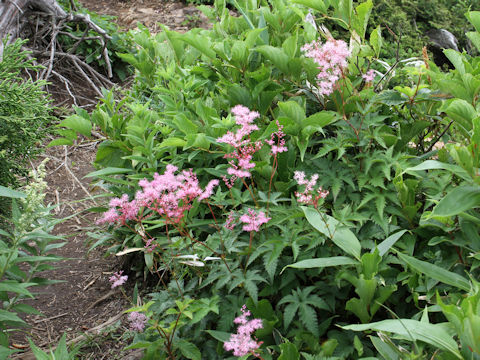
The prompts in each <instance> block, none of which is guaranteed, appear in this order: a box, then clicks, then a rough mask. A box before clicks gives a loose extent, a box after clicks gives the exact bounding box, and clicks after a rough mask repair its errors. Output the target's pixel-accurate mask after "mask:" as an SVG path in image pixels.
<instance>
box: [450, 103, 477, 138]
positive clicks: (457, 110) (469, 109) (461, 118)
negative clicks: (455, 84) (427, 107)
mask: <svg viewBox="0 0 480 360" xmlns="http://www.w3.org/2000/svg"><path fill="white" fill-rule="evenodd" d="M445 112H446V113H447V115H448V116H449V117H450V118H451V119H453V120H455V121H456V122H457V123H458V125H460V126H461V127H462V128H464V129H465V130H466V131H470V130H472V121H473V119H474V118H476V117H477V116H478V114H477V111H476V110H475V108H474V107H473V106H472V104H470V103H468V102H467V101H465V100H463V99H455V100H453V101H452V102H451V103H450V104H449V106H448V107H447V108H446V109H445Z"/></svg>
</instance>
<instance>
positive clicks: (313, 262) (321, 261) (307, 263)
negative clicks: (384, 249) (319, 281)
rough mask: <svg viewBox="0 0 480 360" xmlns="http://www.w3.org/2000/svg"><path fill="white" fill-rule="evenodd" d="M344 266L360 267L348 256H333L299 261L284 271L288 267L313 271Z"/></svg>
mask: <svg viewBox="0 0 480 360" xmlns="http://www.w3.org/2000/svg"><path fill="white" fill-rule="evenodd" d="M342 265H358V261H357V260H354V259H352V258H349V257H347V256H333V257H329V258H316V259H307V260H302V261H298V262H296V263H293V264H290V265H287V266H285V267H284V268H283V269H282V272H283V270H285V269H286V268H287V267H292V268H295V269H312V268H324V267H330V266H342Z"/></svg>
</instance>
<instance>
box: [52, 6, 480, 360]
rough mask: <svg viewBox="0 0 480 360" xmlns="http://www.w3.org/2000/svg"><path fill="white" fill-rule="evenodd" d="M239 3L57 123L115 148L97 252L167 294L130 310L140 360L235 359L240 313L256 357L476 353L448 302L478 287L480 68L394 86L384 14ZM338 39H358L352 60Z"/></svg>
mask: <svg viewBox="0 0 480 360" xmlns="http://www.w3.org/2000/svg"><path fill="white" fill-rule="evenodd" d="M235 6H236V7H237V11H238V12H239V14H241V16H239V17H235V16H231V15H230V14H229V12H228V10H227V9H226V8H225V2H222V1H217V2H216V3H215V8H214V9H208V8H204V11H205V12H206V13H207V14H208V15H209V16H210V17H211V18H212V19H214V18H218V19H219V20H218V22H216V23H215V24H214V27H213V29H212V30H201V29H194V30H192V31H190V32H188V33H186V34H179V33H176V32H173V31H169V30H167V29H164V32H163V33H160V34H156V35H150V34H149V33H148V31H147V30H146V29H141V31H140V32H137V33H135V34H133V36H134V39H135V42H136V43H137V44H138V48H137V51H136V52H134V53H129V54H123V55H121V57H122V58H123V59H124V60H125V61H128V62H129V63H130V64H132V65H133V66H134V67H135V69H136V78H135V81H134V83H133V86H132V88H131V90H130V91H128V93H127V94H126V96H125V97H124V98H122V99H120V100H117V99H116V98H115V94H114V93H113V92H108V93H105V97H104V99H102V102H101V103H100V104H99V105H98V106H97V108H96V110H95V111H93V112H92V114H87V113H86V112H85V111H83V110H81V109H77V114H76V115H73V116H71V117H69V118H68V119H66V120H65V121H64V122H63V123H62V126H63V127H65V128H67V130H70V133H68V132H66V134H67V135H69V136H68V137H67V138H66V140H65V139H62V140H61V141H62V142H64V141H73V139H74V137H75V135H74V134H73V132H72V130H73V131H74V132H78V133H82V134H84V135H86V136H89V134H90V132H91V129H92V127H93V126H95V127H96V129H97V130H98V131H100V132H101V133H103V134H104V135H105V137H106V140H105V141H103V142H102V143H101V144H100V145H99V148H98V151H97V157H96V161H95V165H96V166H97V170H96V171H95V172H93V173H91V174H90V175H89V176H90V177H95V178H96V179H97V184H98V185H99V186H102V187H104V188H105V189H107V190H108V191H109V192H111V193H112V196H114V198H113V199H111V201H110V204H109V207H108V208H107V207H106V208H104V209H103V210H106V212H105V213H104V215H103V217H102V218H101V220H100V222H101V223H107V224H109V227H108V228H107V231H106V232H99V233H97V234H92V236H93V237H94V239H95V240H96V242H95V243H94V244H93V246H98V245H100V244H108V245H109V246H110V249H109V252H110V253H116V254H117V255H118V256H126V255H127V254H130V255H131V254H135V255H134V256H136V257H135V261H132V264H133V269H134V270H136V271H138V273H139V274H141V273H143V274H145V275H146V274H148V273H151V274H153V275H155V276H157V277H158V281H159V283H160V284H161V285H162V287H161V288H160V289H158V290H157V291H155V292H154V293H152V294H150V295H148V296H147V298H148V301H147V302H146V305H143V306H139V307H136V308H133V309H131V311H135V312H141V313H143V314H144V315H145V320H146V325H145V331H144V332H139V333H138V334H137V335H136V337H135V340H134V342H133V344H132V345H131V348H144V349H145V358H146V359H153V358H168V357H170V358H171V357H172V356H180V354H182V356H183V357H186V358H189V359H200V358H219V357H220V358H228V356H229V353H227V352H226V351H225V347H224V346H222V344H221V343H228V344H229V345H228V346H227V348H229V349H231V348H232V344H233V343H234V340H238V337H235V336H232V335H231V332H232V329H233V328H234V326H233V322H234V321H235V314H238V313H239V311H240V309H242V306H243V305H244V304H245V305H246V307H247V308H248V310H249V311H250V312H251V315H252V316H253V317H254V318H256V319H261V320H262V328H258V327H257V326H255V328H256V329H257V330H256V332H255V335H256V338H255V339H253V338H250V337H249V336H250V334H251V333H252V332H250V331H245V333H244V335H246V334H247V333H248V334H249V336H248V337H244V338H243V340H245V341H250V340H251V341H254V342H255V344H252V343H250V345H252V346H250V347H248V348H249V349H250V350H251V351H250V352H249V353H248V354H246V356H247V357H248V356H254V357H257V358H258V357H259V356H260V357H261V358H263V359H273V358H279V359H300V357H301V356H302V357H303V358H305V359H324V358H332V359H345V358H361V357H367V358H368V357H375V356H379V357H380V356H383V357H385V358H389V359H390V358H393V359H398V358H427V357H428V358H430V357H432V356H433V354H436V355H435V356H438V357H439V358H440V357H442V358H445V359H449V358H461V357H462V356H463V355H462V351H464V350H465V349H462V348H460V347H459V344H458V342H457V341H456V339H455V338H454V337H453V336H452V334H451V333H449V332H448V331H446V330H445V329H446V327H447V326H448V327H451V325H447V324H445V323H446V319H448V320H450V321H452V324H453V325H455V326H456V328H457V329H459V328H460V327H461V325H459V324H460V323H459V322H461V321H467V320H463V319H465V318H468V317H469V316H470V313H468V311H467V310H465V311H464V315H459V313H458V311H456V310H455V309H453V308H451V309H449V310H448V311H447V310H445V314H448V315H444V313H440V312H439V311H440V307H437V306H434V305H436V304H437V302H436V301H437V294H442V296H444V297H445V298H442V301H443V300H445V301H444V302H445V303H450V304H454V303H455V301H456V299H460V298H462V297H464V296H465V295H466V294H467V293H469V292H471V294H470V295H471V296H474V294H473V292H474V290H472V285H471V282H470V281H469V280H468V278H467V277H466V276H465V273H469V275H470V276H471V277H472V278H476V277H477V276H478V252H479V251H480V249H479V248H478V244H477V243H478V241H477V240H478V228H477V227H478V224H480V221H479V219H480V217H479V214H478V211H477V210H476V207H477V206H478V205H479V203H478V197H477V195H478V175H477V170H478V164H477V163H478V156H477V146H476V144H477V137H478V136H477V135H478V134H477V132H478V131H477V130H478V129H477V128H478V127H477V122H478V113H477V110H476V108H477V104H476V102H477V94H478V91H479V89H480V86H477V85H478V79H477V78H476V77H477V67H478V64H480V61H479V60H478V59H472V58H470V57H469V56H468V55H465V54H458V53H457V52H454V51H446V55H447V56H448V57H449V58H450V60H451V61H452V63H453V64H455V66H456V70H455V71H452V72H450V73H448V74H445V73H442V72H441V71H440V70H439V69H438V68H436V67H435V65H434V64H433V63H431V62H430V63H427V64H425V66H424V67H419V68H415V67H408V66H407V67H402V66H399V68H397V69H396V74H395V76H401V77H400V79H402V81H403V82H402V83H401V84H400V85H398V86H390V84H389V82H388V80H389V78H390V76H393V71H391V70H388V72H384V73H381V72H380V71H378V69H376V68H373V67H374V65H372V64H374V63H375V61H376V60H377V59H379V56H380V54H381V49H382V43H383V38H382V31H381V28H380V27H376V28H375V29H373V30H368V31H367V24H368V19H369V14H370V12H371V11H372V9H373V2H372V1H364V2H361V3H359V4H353V1H318V0H317V1H315V2H312V1H309V0H296V1H295V2H294V3H291V2H287V1H282V0H277V1H272V6H271V7H270V6H264V4H263V3H257V2H255V1H253V0H252V1H242V2H239V3H236V4H235ZM308 8H312V9H310V10H309V9H308ZM309 12H311V14H312V15H308V13H309ZM478 14H479V13H475V12H472V13H470V15H469V17H470V20H471V21H472V23H473V25H474V26H475V28H476V29H477V30H480V24H479V23H478V20H477V19H478V16H479V15H478ZM321 25H322V26H321ZM327 27H332V28H335V29H336V31H337V33H340V32H339V30H338V29H339V28H341V29H343V30H342V31H343V32H344V33H347V32H348V34H349V37H350V46H349V48H348V52H349V53H350V55H349V57H348V61H347V62H346V63H344V61H343V60H344V59H343V55H342V54H344V53H345V52H346V51H345V48H346V46H345V45H344V44H343V43H341V42H340V40H335V39H333V38H332V35H331V34H330V33H329V32H328V30H326V29H327ZM468 36H469V38H470V39H471V40H472V42H474V43H477V44H478V36H479V35H478V33H476V32H472V33H470V34H469V35H468ZM317 37H318V38H319V39H317ZM322 37H323V38H324V39H325V40H326V41H324V40H323V39H322ZM313 41H318V42H317V43H315V42H313ZM308 44H310V45H308ZM332 44H334V46H333V47H332ZM305 45H307V46H305ZM342 49H343V51H339V50H342ZM327 80H328V81H327ZM394 80H396V78H394ZM325 84H327V85H328V86H325ZM230 112H232V114H230ZM448 142H451V144H449V145H447V146H446V148H445V149H441V144H442V143H448ZM285 147H286V148H288V151H283V149H284V148H285ZM279 150H282V151H279ZM433 156H437V157H438V159H437V160H435V159H433V158H432V157H433ZM233 176H235V177H236V178H234V177H233ZM215 180H217V181H218V184H217V187H215V189H212V182H211V181H215ZM220 180H222V181H223V182H222V181H220ZM209 184H210V185H209ZM213 184H214V183H213ZM207 189H208V191H207ZM207 195H208V196H207ZM95 210H96V211H98V210H102V209H95ZM234 224H236V226H233V225H234ZM475 301H476V300H475V298H473V299H472V300H469V301H468V302H466V303H465V304H470V303H472V304H473V303H475ZM190 304H195V307H193V308H189V306H190ZM438 304H439V303H438ZM475 304H476V303H475ZM197 306H198V307H197ZM465 306H467V305H465ZM243 309H244V310H243V311H246V310H245V308H243ZM462 311H463V310H462ZM453 312H455V314H456V315H455V316H457V315H458V316H457V318H458V319H461V320H458V321H456V320H454V318H453V317H452V316H453V315H451V313H453ZM244 315H245V314H244ZM445 316H446V317H445ZM241 317H242V315H240V318H241ZM188 319H190V320H188ZM469 319H470V318H469ZM471 319H474V318H473V317H471ZM241 321H245V322H247V323H248V321H247V320H236V323H239V322H240V323H241ZM468 321H470V320H468ZM472 321H473V320H472ZM256 325H258V324H256ZM372 330H373V331H377V332H378V336H373V335H371V333H369V331H372ZM457 331H458V330H457ZM388 334H394V335H396V336H395V337H391V336H390V335H388ZM237 335H238V334H237ZM458 335H459V337H460V342H463V343H464V344H467V343H468V344H469V342H468V341H469V339H466V338H465V335H464V334H461V333H460V332H459V334H458ZM412 342H413V344H412ZM260 343H261V344H260ZM257 345H258V346H257ZM389 354H394V355H389ZM471 355H472V357H474V358H475V356H476V354H471Z"/></svg>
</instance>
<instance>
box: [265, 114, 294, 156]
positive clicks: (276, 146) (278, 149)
mask: <svg viewBox="0 0 480 360" xmlns="http://www.w3.org/2000/svg"><path fill="white" fill-rule="evenodd" d="M276 123H277V127H278V130H277V131H276V132H274V133H272V135H271V136H270V139H269V140H265V142H266V143H267V144H268V145H270V146H271V147H272V149H271V154H272V155H276V154H278V153H282V152H286V151H288V148H287V147H286V146H285V139H284V137H285V133H284V132H283V125H280V123H279V122H278V120H277V121H276ZM274 136H276V137H277V143H275V141H274V140H273V137H274Z"/></svg>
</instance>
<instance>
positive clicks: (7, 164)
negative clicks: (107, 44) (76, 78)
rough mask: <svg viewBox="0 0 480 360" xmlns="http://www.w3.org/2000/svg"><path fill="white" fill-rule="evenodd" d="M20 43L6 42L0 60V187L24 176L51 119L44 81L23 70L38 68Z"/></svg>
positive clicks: (16, 182) (15, 183) (14, 182)
mask: <svg viewBox="0 0 480 360" xmlns="http://www.w3.org/2000/svg"><path fill="white" fill-rule="evenodd" d="M4 41H6V40H4ZM24 44H25V41H20V40H17V41H15V42H14V43H12V44H9V45H6V46H5V49H4V53H3V59H2V61H0V79H1V80H0V134H1V135H0V185H1V186H12V187H15V186H18V181H17V176H25V175H27V172H28V171H27V168H26V164H27V163H28V161H29V160H30V159H32V157H33V156H34V155H35V154H36V153H38V151H39V148H40V143H41V141H42V139H43V138H44V136H45V134H46V132H47V126H48V124H49V122H50V121H51V120H52V117H51V109H50V106H49V104H50V100H49V99H48V96H47V94H46V93H45V92H44V91H43V86H44V85H45V83H44V82H42V81H34V80H33V79H32V78H30V77H29V76H28V74H26V73H25V72H35V71H37V70H38V69H39V68H38V67H37V66H34V65H33V60H32V58H31V57H30V53H28V52H26V51H23V50H22V45H24ZM23 75H25V76H26V79H24V78H23V77H22V76H23ZM4 210H5V209H4Z"/></svg>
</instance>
